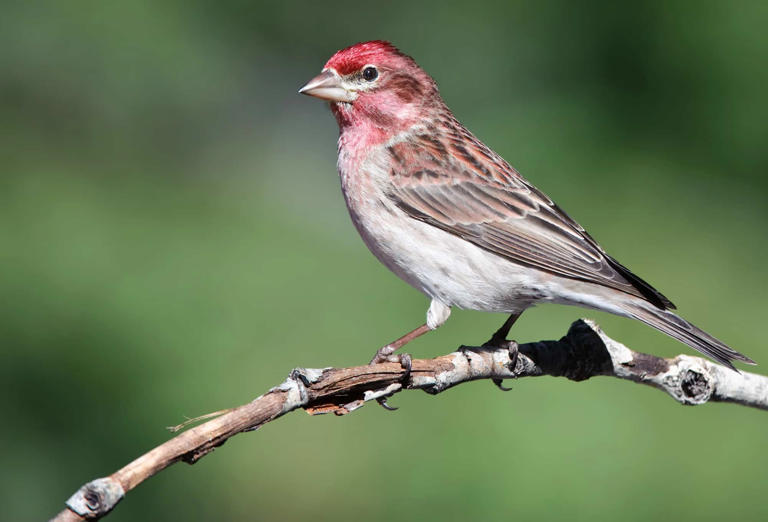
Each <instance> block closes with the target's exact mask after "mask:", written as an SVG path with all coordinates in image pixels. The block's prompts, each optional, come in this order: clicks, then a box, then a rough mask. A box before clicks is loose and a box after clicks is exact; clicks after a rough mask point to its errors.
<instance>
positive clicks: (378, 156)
mask: <svg viewBox="0 0 768 522" xmlns="http://www.w3.org/2000/svg"><path fill="white" fill-rule="evenodd" d="M299 92H300V93H302V94H307V95H310V96H314V97H316V98H320V99H322V100H327V101H329V102H330V108H331V111H332V112H333V115H334V116H335V117H336V121H337V122H338V124H339V129H340V136H339V147H338V153H339V155H338V170H339V175H340V177H341V188H342V191H343V193H344V198H345V200H346V204H347V208H348V209H349V214H350V216H351V218H352V222H353V223H354V225H355V227H356V228H357V230H358V232H359V233H360V235H361V236H362V238H363V241H364V242H365V244H366V245H367V246H368V248H369V249H370V250H371V252H372V253H373V254H374V255H375V256H376V257H377V258H378V259H379V261H381V262H382V263H384V265H386V266H387V267H388V268H389V269H390V270H392V271H393V272H394V273H395V274H397V275H398V276H399V277H401V278H402V279H403V280H405V281H406V282H407V283H409V284H410V285H411V286H413V287H414V288H416V289H418V290H420V291H421V292H423V293H424V294H426V295H427V296H428V297H429V298H430V299H431V303H430V306H429V310H428V311H427V317H426V323H425V324H424V325H422V326H420V327H419V328H416V329H415V330H413V331H411V332H409V333H407V334H406V335H404V336H402V337H401V338H399V339H398V340H396V341H394V342H392V343H390V344H388V345H386V346H384V347H382V348H381V349H380V350H379V351H378V352H377V355H376V357H374V360H373V361H372V362H380V361H383V360H387V359H388V357H390V356H391V355H392V353H393V352H394V351H395V350H397V349H398V348H400V347H401V346H403V345H404V344H406V343H407V342H409V341H410V340H412V339H414V338H416V337H418V336H420V335H422V334H424V333H426V332H428V331H430V330H434V329H435V328H438V327H439V326H440V325H442V324H443V323H445V321H446V320H447V319H448V317H449V315H450V314H451V307H454V306H455V307H458V308H462V309H471V310H482V311H487V312H505V313H508V314H510V317H509V319H507V321H506V322H505V323H504V325H503V326H502V327H501V328H500V329H499V330H498V331H497V332H496V333H495V334H494V335H493V337H492V339H491V341H489V342H490V343H495V344H498V343H501V342H503V341H504V339H505V338H506V335H507V334H508V332H509V329H510V327H511V326H512V324H513V323H514V322H515V320H516V319H517V318H518V317H519V316H520V314H521V313H522V312H523V311H524V310H526V309H527V308H530V307H531V306H534V305H537V304H539V303H560V304H567V305H576V306H581V307H584V308H590V309H595V310H602V311H605V312H610V313H613V314H616V315H620V316H624V317H629V318H631V319H637V320H640V321H642V322H644V323H645V324H647V325H650V326H652V327H654V328H656V329H657V330H659V331H661V332H663V333H665V334H667V335H669V336H671V337H673V338H675V339H677V340H678V341H681V342H683V343H685V344H687V345H688V346H690V347H691V348H694V349H696V350H698V351H700V352H702V353H704V354H706V355H708V356H709V357H711V358H712V359H714V360H716V361H718V362H720V363H722V364H725V365H727V366H729V367H731V368H733V365H732V364H731V361H733V360H738V361H743V362H746V363H750V364H754V362H753V361H752V360H751V359H750V358H748V357H746V356H745V355H742V354H740V353H739V352H737V351H735V350H733V349H731V348H729V347H728V346H727V345H725V344H724V343H723V342H721V341H719V340H718V339H715V338H714V337H712V336H711V335H709V334H708V333H706V332H704V331H703V330H700V329H699V328H697V327H696V326H694V325H692V324H691V323H689V322H688V321H686V320H685V319H683V318H681V317H679V316H678V315H676V314H675V313H673V312H672V311H671V310H674V309H675V306H674V305H673V304H672V302H671V301H670V300H669V299H667V298H666V297H665V296H664V295H662V294H661V293H660V292H659V291H658V290H656V289H655V288H653V287H652V286H651V285H650V284H648V283H647V282H645V281H644V280H642V279H641V278H640V277H638V276H636V275H635V274H633V273H632V272H630V271H629V269H627V268H626V267H625V266H624V265H622V264H621V263H619V262H618V261H616V260H615V259H614V258H612V257H611V256H610V255H608V254H607V253H606V252H605V251H604V250H603V249H602V247H600V245H598V244H597V242H596V241H595V240H594V239H593V238H592V236H590V235H589V234H588V233H587V232H586V231H585V230H584V228H583V227H581V226H580V225H579V224H578V223H576V221H574V220H573V219H571V218H570V216H568V214H566V213H565V212H564V211H563V210H561V209H560V207H558V206H557V205H556V204H555V203H554V202H553V201H552V200H551V199H550V198H549V197H547V196H546V195H545V194H544V193H543V192H541V191H540V190H538V189H537V188H536V187H534V186H533V185H532V184H531V183H530V182H528V181H527V180H526V179H524V178H523V177H522V176H521V175H520V174H519V173H518V172H517V171H516V170H515V169H514V168H513V167H512V166H510V164H509V163H507V162H506V161H504V159H503V158H502V157H501V156H499V155H498V154H496V153H495V152H494V151H492V150H491V149H490V148H489V147H487V146H486V145H485V144H483V143H482V142H481V141H480V140H478V139H477V138H476V137H475V136H474V135H473V134H472V133H471V132H469V131H468V130H467V129H466V128H465V127H464V126H463V125H462V124H461V123H459V121H458V120H457V119H456V118H455V117H454V115H453V113H451V111H450V109H449V108H448V107H447V106H446V105H445V103H444V102H443V99H442V98H441V96H440V94H439V92H438V89H437V85H436V83H435V81H434V80H433V79H432V78H431V77H430V76H429V75H428V74H427V73H426V72H424V71H423V70H422V69H421V68H420V67H419V66H418V65H417V64H416V62H415V61H414V60H413V59H412V58H411V57H409V56H407V55H406V54H404V53H402V52H400V51H399V50H398V49H397V48H395V47H394V46H393V45H392V44H390V43H389V42H385V41H380V40H376V41H370V42H364V43H358V44H356V45H353V46H351V47H348V48H346V49H342V50H340V51H338V52H337V53H336V54H334V55H333V56H332V57H331V58H330V60H328V62H327V63H326V64H325V67H323V69H322V72H321V74H320V75H318V76H316V77H315V78H313V79H312V80H310V81H309V83H307V84H306V85H305V86H304V87H302V89H301V90H300V91H299Z"/></svg>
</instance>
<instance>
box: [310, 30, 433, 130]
mask: <svg viewBox="0 0 768 522" xmlns="http://www.w3.org/2000/svg"><path fill="white" fill-rule="evenodd" d="M299 92H300V93H302V94H307V95H309V96H314V97H316V98H320V99H323V100H328V101H329V102H331V110H332V111H333V114H334V115H335V116H336V120H337V121H338V122H339V126H340V127H341V129H342V130H344V129H345V128H346V127H349V126H364V127H367V128H369V129H372V128H373V129H378V130H380V131H386V134H388V135H391V134H392V133H397V132H399V131H401V130H404V129H407V128H409V127H410V126H412V125H413V124H415V123H417V122H418V121H419V120H421V119H423V118H424V110H425V109H426V108H428V107H429V106H431V105H433V104H435V103H442V102H440V96H439V94H438V92H437V86H436V85H435V82H434V80H432V78H430V77H429V75H428V74H427V73H425V72H424V71H423V70H422V69H421V67H419V66H418V65H417V64H416V62H415V61H414V60H413V58H411V57H410V56H408V55H406V54H404V53H402V52H400V51H399V50H398V49H397V48H396V47H395V46H393V45H392V44H391V43H389V42H385V41H381V40H374V41H371V42H363V43H358V44H355V45H353V46H351V47H347V48H346V49H342V50H341V51H338V52H337V53H336V54H334V55H333V56H332V57H331V59H330V60H328V62H327V63H326V64H325V67H323V71H322V72H321V73H320V74H319V75H318V76H316V77H314V78H313V79H312V80H310V81H309V82H308V83H307V84H306V85H305V86H304V87H302V88H301V90H299Z"/></svg>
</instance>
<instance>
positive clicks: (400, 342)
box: [368, 324, 432, 411]
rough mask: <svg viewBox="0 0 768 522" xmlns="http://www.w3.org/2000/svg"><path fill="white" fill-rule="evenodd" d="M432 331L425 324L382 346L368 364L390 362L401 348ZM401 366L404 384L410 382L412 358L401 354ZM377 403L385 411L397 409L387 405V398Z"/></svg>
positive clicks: (382, 398) (379, 399)
mask: <svg viewBox="0 0 768 522" xmlns="http://www.w3.org/2000/svg"><path fill="white" fill-rule="evenodd" d="M430 330H432V328H430V327H429V326H427V325H426V324H423V325H421V326H419V327H418V328H416V329H414V330H411V331H410V332H408V333H407V334H405V335H404V336H402V337H400V338H399V339H397V340H396V341H393V342H391V343H389V344H387V345H386V346H382V347H381V348H379V349H378V351H377V352H376V355H374V356H373V359H371V362H370V363H368V364H379V363H383V362H389V361H390V358H391V357H392V354H393V353H394V352H395V351H396V350H397V349H399V348H402V347H403V346H405V345H406V344H408V343H409V342H410V341H412V340H414V339H416V338H417V337H419V336H421V335H424V334H425V333H427V332H429V331H430ZM399 361H400V366H402V367H403V369H404V370H405V373H404V374H403V382H404V383H406V382H408V379H409V378H410V376H411V367H412V365H413V362H412V360H411V356H410V355H409V354H407V353H401V354H400V358H399ZM376 402H378V403H379V404H380V405H381V406H382V407H383V408H384V409H385V410H389V411H394V410H396V409H397V408H395V407H393V406H390V405H389V404H387V398H386V397H380V398H378V399H376Z"/></svg>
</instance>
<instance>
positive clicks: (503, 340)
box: [483, 312, 522, 391]
mask: <svg viewBox="0 0 768 522" xmlns="http://www.w3.org/2000/svg"><path fill="white" fill-rule="evenodd" d="M521 314H522V312H517V313H514V314H511V315H510V316H509V317H508V318H507V320H506V321H504V324H503V325H501V328H499V329H498V330H496V332H495V333H494V334H493V335H492V336H491V338H490V339H489V340H488V341H487V342H486V343H485V344H484V345H483V346H496V347H499V348H501V347H504V346H506V347H507V349H508V350H509V360H510V363H509V364H510V368H512V369H514V368H515V366H517V356H518V354H519V352H518V351H517V343H516V342H515V341H507V335H509V330H510V328H512V325H513V324H515V321H517V319H518V318H519V317H520V315H521ZM492 381H493V384H495V385H496V386H497V387H498V388H499V389H500V390H501V391H509V390H511V389H512V388H506V387H505V386H504V384H503V383H504V380H503V379H492Z"/></svg>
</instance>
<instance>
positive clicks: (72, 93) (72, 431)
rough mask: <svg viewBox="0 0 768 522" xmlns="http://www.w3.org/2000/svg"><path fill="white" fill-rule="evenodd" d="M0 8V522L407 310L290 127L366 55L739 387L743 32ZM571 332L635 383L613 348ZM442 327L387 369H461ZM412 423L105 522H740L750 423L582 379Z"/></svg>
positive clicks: (611, 330) (329, 355)
mask: <svg viewBox="0 0 768 522" xmlns="http://www.w3.org/2000/svg"><path fill="white" fill-rule="evenodd" d="M380 5H381V7H380V8H373V7H366V6H365V5H364V4H361V3H360V2H347V1H344V0H336V1H335V2H331V3H330V4H329V3H327V2H306V3H284V4H281V5H279V4H278V3H274V4H269V5H259V4H258V3H256V2H245V1H220V2H201V1H191V0H185V1H166V2H140V1H132V2H103V1H99V2H97V1H92V2H50V3H44V2H18V3H16V2H14V3H9V2H4V5H3V8H2V16H1V17H0V114H1V115H2V118H1V119H0V131H1V132H2V140H0V154H1V155H0V158H2V159H1V163H0V165H1V169H2V170H1V171H0V173H1V178H0V357H1V359H0V382H2V386H3V391H2V393H1V394H0V411H2V417H3V420H2V423H3V427H4V428H3V429H2V430H1V431H0V442H1V443H2V449H1V450H0V460H1V461H2V464H1V465H0V505H2V506H3V514H2V517H3V518H4V519H7V520H33V519H35V520H39V519H44V518H46V517H48V516H52V515H53V514H54V513H56V512H57V511H58V510H59V509H61V508H62V506H63V502H64V500H65V499H66V498H67V497H68V496H69V495H70V494H71V493H73V492H74V491H75V490H76V489H77V488H78V487H79V486H80V485H81V484H82V483H84V482H86V481H88V480H90V479H93V478H95V477H99V476H104V475H107V474H109V473H111V472H112V471H114V470H116V469H117V468H119V467H121V466H122V465H124V464H125V463H127V462H128V461H130V460H131V459H133V458H135V457H136V456H138V455H139V454H141V453H143V452H144V451H146V450H148V449H150V448H152V447H153V446H155V445H157V444H159V443H161V442H163V441H165V440H166V439H168V437H169V434H168V433H167V432H166V431H165V430H164V426H167V425H172V424H176V423H178V422H181V421H182V420H183V419H184V416H195V415H200V414H203V413H206V412H209V411H213V410H217V409H221V408H225V407H229V406H234V405H237V404H241V403H244V402H247V401H248V400H250V399H251V398H253V397H255V396H257V395H259V394H261V393H262V392H263V391H265V390H266V389H267V388H269V387H270V386H273V385H275V384H277V383H279V382H280V381H282V380H283V379H284V377H285V376H286V375H287V373H288V371H289V370H290V369H291V368H293V367H295V366H306V367H322V366H329V365H343V366H348V365H355V364H359V363H362V362H365V361H367V360H368V359H369V358H370V356H371V355H372V352H373V351H374V350H375V349H376V348H377V347H378V346H380V345H382V344H384V343H385V342H388V341H390V340H392V339H393V338H395V337H396V336H398V335H400V334H402V333H404V331H406V330H407V329H410V328H412V327H414V326H416V325H418V324H420V323H421V321H422V320H423V317H424V312H425V310H426V307H427V304H428V302H427V300H426V299H425V298H424V297H423V296H422V295H420V294H419V293H417V292H416V291H415V290H413V289H411V288H410V287H408V286H407V285H406V284H405V283H403V282H401V281H400V280H399V279H397V278H396V277H395V276H393V275H392V274H390V273H389V272H388V271H387V270H386V269H385V268H384V267H383V266H381V265H380V264H379V263H378V262H377V261H376V260H375V259H374V258H373V256H372V255H370V254H369V253H368V251H367V250H366V249H365V247H364V245H363V244H362V242H361V241H360V240H359V238H358V237H357V234H356V232H355V230H354V228H353V227H352V225H351V223H350V222H349V219H348V216H347V213H346V209H345V207H344V203H343V200H342V197H341V193H340V191H339V186H338V185H339V183H338V178H337V174H336V172H335V157H336V149H335V141H336V138H337V128H336V124H335V122H334V121H333V118H332V116H331V115H330V113H329V111H328V109H327V107H324V104H322V103H320V102H318V101H317V100H313V99H310V98H306V97H302V96H300V95H298V94H297V92H296V91H297V89H298V88H299V87H300V86H301V85H303V83H304V82H305V81H306V80H308V79H309V78H311V77H312V76H314V75H315V74H317V73H318V72H319V70H320V69H321V67H322V65H323V64H324V63H325V60H326V59H327V58H328V57H329V56H330V55H331V54H332V53H333V52H334V51H335V50H337V49H339V48H341V47H345V46H347V45H349V44H352V43H354V42H357V41H360V40H368V39H373V38H385V39H390V40H392V41H393V42H394V43H395V44H396V45H398V46H399V47H401V48H402V49H403V50H404V51H406V52H407V53H409V54H411V55H412V56H414V57H415V58H416V60H417V61H418V62H419V63H420V64H421V65H422V66H423V67H424V68H425V69H426V70H427V71H428V72H429V73H430V74H432V75H433V76H434V78H435V79H436V80H437V81H438V83H439V85H440V88H441V92H442V94H443V96H444V98H445V99H446V101H447V103H448V105H449V106H450V107H451V108H452V109H453V110H454V112H455V113H456V115H457V116H458V118H459V119H460V120H462V121H463V122H464V123H465V124H466V125H467V126H468V127H469V128H470V129H471V130H473V131H474V132H475V133H476V134H477V135H478V136H479V137H480V138H481V139H482V140H484V141H485V142H486V143H487V144H488V145H490V146H491V147H492V148H494V149H495V150H496V151H497V152H499V153H500V154H502V155H503V156H504V157H505V158H507V159H508V160H509V161H510V162H511V163H512V164H513V165H515V166H516V167H517V168H518V169H519V170H520V171H521V172H522V173H523V175H525V176H526V177H527V178H528V179H530V180H531V181H532V182H533V183H535V184H536V185H537V186H538V187H540V188H541V189H542V190H544V191H545V192H547V193H548V194H549V195H551V196H552V197H553V198H554V199H555V200H556V201H558V203H559V204H560V205H561V206H562V207H563V208H565V209H566V210H567V211H568V212H569V213H570V214H571V215H572V216H573V217H574V218H576V219H577V220H578V221H579V222H580V223H582V224H583V225H584V226H585V227H586V228H587V229H588V230H590V232H591V233H592V234H593V235H594V236H595V237H596V238H597V239H598V240H599V241H600V242H601V243H602V244H603V246H604V247H605V248H606V249H607V250H608V251H609V252H610V253H611V254H612V255H614V256H615V257H617V258H618V259H619V260H621V261H622V262H623V263H625V264H626V265H628V266H629V267H630V268H631V269H632V270H634V271H635V272H637V273H638V274H640V275H641V276H642V277H644V278H646V279H648V280H649V281H651V282H652V283H653V284H654V285H655V286H657V287H658V288H659V289H660V290H662V291H663V292H664V293H665V294H666V295H668V296H669V297H670V298H671V299H672V300H673V301H674V302H675V303H676V304H677V305H678V306H679V308H680V310H681V313H682V314H683V315H684V316H685V317H687V318H689V319H691V320H692V321H694V322H695V323H697V324H699V325H700V326H702V327H704V328H705V329H707V330H708V331H710V332H711V333H713V334H715V335H717V336H718V337H721V338H722V339H724V340H725V341H726V342H728V343H729V344H731V345H732V346H733V347H735V348H737V349H738V350H741V351H743V352H744V353H746V354H748V355H749V356H751V357H752V358H754V359H755V360H757V361H758V362H759V363H762V365H761V366H759V367H758V368H757V370H758V371H761V372H762V371H766V370H765V368H766V367H767V366H765V365H768V348H766V344H765V331H764V328H765V325H764V323H763V322H764V321H765V312H766V306H765V292H766V282H768V277H767V276H766V272H765V259H766V255H767V254H768V241H766V232H765V230H766V224H768V204H767V203H768V197H767V192H766V188H767V185H766V184H767V183H768V182H767V181H766V173H768V96H766V92H767V91H766V89H767V86H768V67H766V63H768V36H766V32H765V27H766V26H768V3H766V2H759V1H754V2H750V1H741V2H703V1H702V2H652V3H648V2H633V3H608V2H606V3H602V2H570V1H567V0H563V1H550V2H537V3H532V2H531V3H529V2H498V3H488V4H484V3H478V2H472V3H470V5H463V6H462V5H455V6H450V5H445V4H444V3H442V2H441V3H433V4H426V3H424V4H422V3H416V2H386V3H380ZM580 316H588V317H592V318H594V319H596V320H597V321H598V322H599V323H600V324H601V325H602V326H603V327H604V329H605V330H606V332H607V333H608V334H609V335H611V336H612V337H614V338H616V339H618V340H621V341H622V342H624V343H625V344H627V345H629V346H631V347H633V348H635V349H638V350H641V351H646V352H652V353H655V354H658V355H663V356H672V355H674V354H677V353H681V352H683V353H691V350H689V349H687V348H686V347H684V346H683V345H680V344H678V343H676V342H675V341H673V340H670V339H667V338H666V337H664V336H663V335H661V334H658V333H656V332H655V331H653V330H651V329H649V328H647V327H645V326H643V325H641V324H639V323H637V324H635V323H633V322H631V321H628V320H625V319H620V318H615V317H611V316H608V315H606V314H600V313H595V312H586V311H583V310H579V309H575V308H568V307H559V306H545V307H541V308H538V309H534V310H531V311H530V312H528V313H526V314H525V315H524V316H523V318H522V319H521V320H520V321H519V322H518V324H517V325H516V326H515V328H514V330H513V335H514V337H515V338H516V339H518V340H520V341H531V340H538V339H551V338H558V337H559V336H561V335H562V334H564V333H565V331H566V330H567V328H568V325H569V324H570V322H571V321H573V320H575V319H576V318H578V317H580ZM501 321H503V316H501V315H496V314H483V313H478V312H469V311H455V312H454V315H453V316H452V318H451V320H450V321H449V322H448V323H447V324H446V325H445V326H444V327H443V328H441V329H440V330H438V331H437V332H434V333H432V334H430V335H428V336H426V337H424V338H422V339H420V340H418V341H417V342H415V343H413V344H412V345H411V346H410V347H409V351H410V352H411V353H413V354H414V356H417V357H426V356H435V355H438V354H442V353H447V352H449V351H452V350H453V349H454V348H455V347H456V346H457V345H459V344H461V343H477V342H480V341H483V340H485V339H486V338H487V337H488V336H489V334H490V333H491V332H492V331H493V330H494V329H495V328H496V327H497V326H498V325H499V324H500V323H501ZM513 386H514V391H512V392H510V393H500V392H498V391H497V390H496V389H495V388H494V387H493V386H492V385H491V384H490V383H488V382H479V383H472V384H468V385H464V386H461V387H459V388H457V389H455V390H451V391H450V392H448V393H445V394H443V395H441V396H438V397H430V396H428V395H426V394H424V393H420V392H411V393H405V394H402V395H398V396H397V397H395V398H394V399H393V400H392V401H391V402H392V404H394V405H397V406H399V407H400V410H399V411H398V412H396V413H387V412H385V411H383V410H381V409H380V408H378V407H375V406H374V407H372V406H366V407H365V408H363V409H362V410H360V411H358V412H355V413H354V414H352V415H349V416H347V417H344V418H336V417H333V416H324V417H314V418H313V417H309V416H307V415H305V414H303V413H301V412H299V413H294V414H292V415H290V416H288V417H285V418H283V419H281V420H280V421H279V422H276V423H274V424H271V425H268V426H267V427H265V428H263V429H261V430H259V431H257V432H254V433H248V434H244V435H240V436H238V437H236V438H234V439H233V440H231V441H229V442H228V443H227V444H226V445H225V446H223V447H222V448H220V449H218V450H216V451H215V452H214V453H213V454H212V455H210V456H208V457H206V458H204V459H203V460H202V461H200V462H199V463H198V464H196V465H195V466H194V467H189V466H186V465H183V464H180V465H176V466H174V467H172V468H171V469H168V470H166V471H165V472H163V473H161V474H160V475H158V476H156V477H154V478H152V479H151V480H149V481H148V482H146V483H144V484H142V485H141V486H140V487H138V488H137V489H136V490H134V491H133V492H131V493H130V494H129V495H128V496H127V498H126V499H125V500H124V501H123V502H122V503H121V504H120V505H119V506H118V508H117V509H116V511H115V512H114V513H112V514H111V515H110V517H109V520H116V521H117V520H214V519H219V520H249V519H258V520H277V519H279V520H309V519H311V520H318V521H323V520H329V521H330V520H334V521H335V520H361V519H362V520H372V521H377V520H382V521H383V520H466V519H468V518H470V517H477V518H478V519H480V520H508V519H516V518H517V519H519V518H521V517H522V518H525V519H536V520H550V519H551V520H558V519H564V518H567V519H569V520H648V519H677V520H699V521H700V520H720V519H725V518H728V519H742V520H757V519H763V520H764V519H766V518H768V503H767V502H766V501H765V498H764V495H765V490H766V485H768V482H767V480H768V455H767V454H766V453H767V452H766V442H768V437H767V435H768V415H766V413H765V412H761V411H757V410H750V409H746V408H743V407H739V406H733V405H723V404H711V405H707V406H704V407H698V408H686V407H682V406H680V405H678V404H677V403H675V402H674V401H672V400H671V399H669V398H668V397H666V396H664V395H663V394H661V393H659V392H657V391H654V390H651V389H648V388H645V387H642V386H636V385H632V384H628V383H624V382H620V381H617V380H613V379H593V380H591V381H588V382H584V383H578V384H577V383H571V382H567V381H564V380H557V379H551V378H542V379H526V380H524V381H521V382H519V383H514V384H513Z"/></svg>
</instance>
